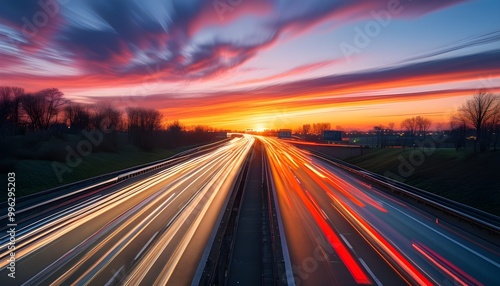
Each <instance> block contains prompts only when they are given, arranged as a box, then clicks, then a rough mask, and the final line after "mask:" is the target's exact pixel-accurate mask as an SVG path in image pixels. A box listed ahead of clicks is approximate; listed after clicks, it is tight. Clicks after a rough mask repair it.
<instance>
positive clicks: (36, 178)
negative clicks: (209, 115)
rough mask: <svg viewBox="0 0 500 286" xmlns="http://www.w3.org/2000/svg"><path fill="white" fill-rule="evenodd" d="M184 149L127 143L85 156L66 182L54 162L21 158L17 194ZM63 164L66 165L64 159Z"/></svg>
mask: <svg viewBox="0 0 500 286" xmlns="http://www.w3.org/2000/svg"><path fill="white" fill-rule="evenodd" d="M184 149H186V148H179V149H174V150H166V149H155V150H153V151H151V152H146V151H143V150H141V149H139V148H137V147H135V146H132V145H126V146H123V147H121V148H120V149H119V150H117V151H116V152H93V153H92V154H90V155H89V156H86V157H82V162H81V163H80V164H79V165H78V166H76V167H75V168H72V172H71V173H70V172H65V173H64V174H63V175H62V179H63V180H62V182H59V180H58V178H57V175H56V173H55V171H54V169H53V167H52V162H54V161H52V160H33V159H21V160H18V161H17V163H16V164H15V167H14V169H13V171H14V172H15V173H16V197H18V198H19V197H22V196H25V195H29V194H33V193H36V192H39V191H43V190H47V189H50V188H54V187H58V186H61V185H66V184H69V183H72V182H76V181H80V180H84V179H88V178H92V177H95V176H99V175H103V174H106V173H110V172H114V171H118V170H122V169H126V168H130V167H134V166H136V165H140V164H145V163H149V162H154V161H156V160H161V159H165V158H168V157H170V156H172V155H174V154H176V153H178V152H181V151H182V150H184ZM61 163H63V164H64V162H61ZM2 197H3V199H5V198H6V195H5V194H3V196H2Z"/></svg>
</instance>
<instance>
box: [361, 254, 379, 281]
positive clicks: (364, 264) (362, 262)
mask: <svg viewBox="0 0 500 286" xmlns="http://www.w3.org/2000/svg"><path fill="white" fill-rule="evenodd" d="M358 259H359V262H361V264H363V267H364V268H365V270H366V271H367V272H368V273H369V274H370V276H371V277H372V278H373V280H375V284H377V285H378V286H382V282H380V280H378V279H377V276H375V274H373V272H372V270H371V269H370V267H368V265H367V264H366V262H365V261H364V260H363V258H359V257H358Z"/></svg>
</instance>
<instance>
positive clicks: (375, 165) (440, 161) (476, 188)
mask: <svg viewBox="0 0 500 286" xmlns="http://www.w3.org/2000/svg"><path fill="white" fill-rule="evenodd" d="M412 151H413V149H406V150H402V149H379V150H373V151H372V152H370V153H368V154H365V155H362V156H358V157H353V158H349V159H347V160H345V161H347V162H348V163H351V164H354V165H356V166H359V167H361V168H364V169H367V170H370V171H372V172H375V173H378V174H381V175H387V173H386V172H387V171H389V172H392V173H393V174H395V175H399V176H401V178H402V179H403V180H401V181H403V182H404V183H406V184H409V185H412V186H415V187H417V188H420V189H423V190H426V191H429V192H432V193H435V194H438V195H440V196H443V197H446V198H449V199H451V200H455V201H457V202H460V203H463V204H466V205H469V206H472V207H475V208H477V209H481V210H483V211H486V212H489V213H492V214H495V215H497V216H500V173H499V170H500V168H499V167H500V152H499V151H497V152H486V153H481V154H477V155H474V154H472V153H466V152H456V151H455V150H454V149H438V150H435V152H434V153H432V154H430V155H428V156H427V155H426V156H425V159H424V160H423V163H422V164H421V165H420V166H416V165H414V166H413V167H414V171H413V172H410V171H409V170H411V168H410V169H408V168H406V167H404V168H402V171H403V172H402V173H401V172H400V171H399V170H398V169H399V167H400V165H401V161H402V158H404V160H405V161H406V162H408V163H407V164H411V161H410V159H409V158H410V156H411V152H412ZM415 159H416V160H418V159H419V158H416V157H415ZM416 160H415V161H414V162H416ZM405 172H407V173H406V175H408V176H406V177H405V176H404V175H405ZM410 173H411V174H410ZM409 174H410V175H409Z"/></svg>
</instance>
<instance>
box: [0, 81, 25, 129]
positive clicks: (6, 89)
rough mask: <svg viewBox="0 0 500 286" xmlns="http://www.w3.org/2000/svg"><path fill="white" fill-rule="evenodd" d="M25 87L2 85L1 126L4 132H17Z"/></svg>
mask: <svg viewBox="0 0 500 286" xmlns="http://www.w3.org/2000/svg"><path fill="white" fill-rule="evenodd" d="M23 94H24V89H22V88H19V87H10V86H1V87H0V128H1V129H2V133H3V132H7V133H10V134H14V133H16V130H17V129H18V128H19V127H20V126H19V108H20V98H21V95H23Z"/></svg>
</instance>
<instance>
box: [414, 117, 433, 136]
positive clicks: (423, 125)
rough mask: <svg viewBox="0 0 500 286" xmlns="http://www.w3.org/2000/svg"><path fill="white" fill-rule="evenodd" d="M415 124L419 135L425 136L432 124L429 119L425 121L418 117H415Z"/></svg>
mask: <svg viewBox="0 0 500 286" xmlns="http://www.w3.org/2000/svg"><path fill="white" fill-rule="evenodd" d="M415 124H416V126H417V128H418V133H419V134H420V135H423V136H425V134H426V133H427V131H429V128H430V127H431V124H432V122H431V120H430V119H427V118H425V117H422V116H420V115H419V116H417V117H415Z"/></svg>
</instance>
